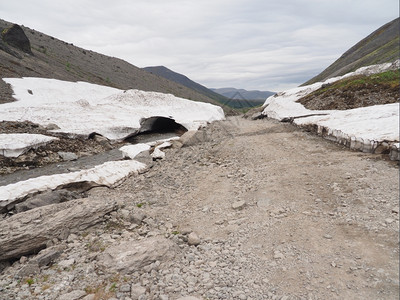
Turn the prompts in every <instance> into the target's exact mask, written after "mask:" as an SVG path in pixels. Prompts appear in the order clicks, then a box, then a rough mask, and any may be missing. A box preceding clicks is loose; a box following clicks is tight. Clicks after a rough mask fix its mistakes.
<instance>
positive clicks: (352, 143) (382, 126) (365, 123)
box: [263, 60, 400, 152]
mask: <svg viewBox="0 0 400 300" xmlns="http://www.w3.org/2000/svg"><path fill="white" fill-rule="evenodd" d="M399 65H400V61H399V60H397V61H396V62H394V63H393V64H392V63H386V64H380V65H373V66H368V67H363V68H360V69H358V70H357V71H355V72H351V73H348V74H346V75H344V76H339V77H335V78H330V79H328V80H326V81H325V82H317V83H314V84H311V85H308V86H303V87H297V88H294V89H291V90H288V91H285V92H281V93H278V94H276V95H274V96H271V97H269V98H268V99H267V100H266V101H265V103H264V110H263V114H264V115H266V116H268V117H270V118H274V119H278V120H280V121H282V120H284V119H285V118H289V119H290V118H291V119H292V120H293V123H295V124H297V125H299V126H303V127H310V126H314V127H316V128H317V132H318V133H320V134H323V135H324V136H326V137H327V138H329V139H331V140H334V141H336V142H339V143H342V144H345V145H347V146H349V147H350V148H352V149H357V150H361V151H364V152H374V151H375V149H376V148H377V146H378V145H379V144H381V143H383V142H389V143H391V144H392V145H393V147H395V145H397V143H396V142H398V141H399V134H400V133H399V125H398V123H399V105H398V104H386V105H375V106H369V107H362V108H355V109H349V110H345V111H340V110H310V109H307V108H305V107H304V106H303V105H302V104H301V103H298V102H296V101H297V100H298V99H300V98H302V97H304V96H306V95H308V94H310V93H311V92H313V91H315V90H317V89H319V88H320V87H321V86H322V85H324V84H328V83H332V82H335V81H337V80H340V79H342V78H346V77H350V76H353V75H360V74H364V75H370V74H374V73H380V72H383V71H385V70H388V69H398V68H399Z"/></svg>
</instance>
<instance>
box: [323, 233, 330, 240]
mask: <svg viewBox="0 0 400 300" xmlns="http://www.w3.org/2000/svg"><path fill="white" fill-rule="evenodd" d="M324 238H326V239H327V240H331V239H332V236H331V235H330V234H325V235H324Z"/></svg>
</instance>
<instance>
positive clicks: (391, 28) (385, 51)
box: [303, 18, 400, 85]
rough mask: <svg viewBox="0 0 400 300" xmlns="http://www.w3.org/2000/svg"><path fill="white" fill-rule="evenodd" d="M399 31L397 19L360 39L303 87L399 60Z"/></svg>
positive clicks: (399, 25)
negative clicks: (374, 65)
mask: <svg viewBox="0 0 400 300" xmlns="http://www.w3.org/2000/svg"><path fill="white" fill-rule="evenodd" d="M399 31H400V19H399V18H397V19H395V20H393V21H391V22H389V23H387V24H385V25H383V26H382V27H380V28H379V29H377V30H375V31H374V32H373V33H371V34H370V35H369V36H367V37H366V38H364V39H362V40H361V41H360V42H358V43H357V44H356V45H354V46H353V47H351V48H350V49H349V50H347V51H346V52H345V53H344V54H343V55H342V56H341V57H340V58H339V59H338V60H336V61H335V62H334V63H333V64H331V65H330V66H329V67H328V68H326V69H325V70H324V71H323V72H322V73H320V74H319V75H317V76H315V77H314V78H312V79H310V80H308V81H307V82H305V83H304V84H303V85H309V84H312V83H315V82H318V81H325V80H326V79H328V78H332V77H335V76H341V75H344V74H346V73H349V72H353V71H355V70H356V69H358V68H360V67H365V66H369V65H373V64H380V63H385V62H393V61H395V60H396V59H399V58H400V48H399V41H400V40H399V36H400V34H399Z"/></svg>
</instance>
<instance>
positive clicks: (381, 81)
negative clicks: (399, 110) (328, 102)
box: [310, 70, 400, 96]
mask: <svg viewBox="0 0 400 300" xmlns="http://www.w3.org/2000/svg"><path fill="white" fill-rule="evenodd" d="M377 85H378V86H381V87H382V88H390V89H393V88H396V87H399V86H400V70H390V71H386V72H382V73H378V74H372V75H369V76H367V75H356V76H352V77H349V78H344V79H341V80H338V81H336V82H334V83H332V84H327V85H323V87H322V88H320V89H318V90H316V91H314V92H312V93H311V94H310V95H313V96H318V95H321V94H323V93H325V92H329V91H331V90H338V89H341V90H347V89H352V90H355V89H361V88H366V87H369V86H377Z"/></svg>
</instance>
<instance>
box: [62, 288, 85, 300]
mask: <svg viewBox="0 0 400 300" xmlns="http://www.w3.org/2000/svg"><path fill="white" fill-rule="evenodd" d="M84 296H86V292H85V291H81V290H75V291H72V292H70V293H67V294H64V295H61V296H60V297H58V298H57V299H58V300H78V299H81V298H83V297H84Z"/></svg>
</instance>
